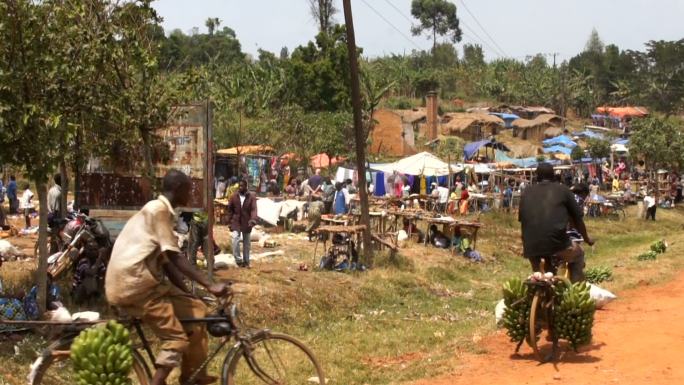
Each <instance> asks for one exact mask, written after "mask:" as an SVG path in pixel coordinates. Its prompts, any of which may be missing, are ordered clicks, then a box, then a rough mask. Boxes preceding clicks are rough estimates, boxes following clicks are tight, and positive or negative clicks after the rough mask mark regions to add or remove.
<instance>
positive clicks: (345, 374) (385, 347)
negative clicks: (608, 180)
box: [0, 208, 684, 385]
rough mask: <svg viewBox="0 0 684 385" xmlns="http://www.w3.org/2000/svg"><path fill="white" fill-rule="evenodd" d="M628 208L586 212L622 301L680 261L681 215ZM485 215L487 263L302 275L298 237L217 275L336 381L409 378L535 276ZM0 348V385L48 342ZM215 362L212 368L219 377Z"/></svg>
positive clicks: (482, 329)
mask: <svg viewBox="0 0 684 385" xmlns="http://www.w3.org/2000/svg"><path fill="white" fill-rule="evenodd" d="M632 209H633V208H632ZM632 209H630V210H629V211H628V214H630V216H628V218H627V219H626V220H624V221H610V220H604V219H592V218H589V219H587V225H588V227H589V232H590V235H591V236H592V237H595V238H596V239H597V244H596V246H595V247H594V248H593V250H592V249H591V248H587V249H586V251H587V266H588V267H591V266H599V265H601V266H609V267H610V268H611V269H612V270H613V275H614V279H613V281H611V282H605V283H603V284H602V287H605V288H607V289H609V290H611V291H614V292H615V293H616V294H617V295H618V296H619V295H620V291H621V290H624V289H625V288H629V287H634V286H637V285H640V284H641V285H643V284H654V283H657V282H661V281H665V280H667V279H670V278H671V277H672V276H673V275H674V274H675V273H676V272H677V271H678V270H681V269H682V268H683V267H684V259H683V258H682V256H683V255H684V234H683V233H682V223H684V210H681V209H677V210H659V211H658V221H657V222H655V223H652V222H645V221H643V220H640V219H636V218H634V215H633V214H634V213H633V211H632ZM480 220H481V221H482V222H483V224H484V226H483V228H482V230H481V232H480V236H479V240H478V245H477V248H478V250H479V251H480V252H481V253H482V255H483V257H484V258H485V262H484V263H471V262H469V261H467V260H466V259H464V258H463V257H460V256H452V255H451V254H450V253H449V252H447V251H445V250H437V249H434V248H432V247H427V248H426V247H425V246H422V245H410V246H409V247H408V248H406V249H401V250H400V253H399V254H397V255H395V256H394V257H390V256H389V255H387V254H384V253H383V254H380V255H378V256H377V258H376V260H375V268H374V269H371V270H369V271H367V272H365V273H352V274H345V273H336V272H300V271H298V265H299V264H300V263H302V262H306V263H311V251H312V250H313V244H311V243H308V242H305V241H301V240H297V239H291V240H286V241H284V242H283V243H284V244H283V249H284V250H286V255H287V256H288V257H286V258H281V259H276V260H273V261H269V262H267V263H262V264H259V265H256V267H255V268H254V269H252V270H237V269H231V270H227V271H223V272H221V273H219V276H220V277H221V278H224V279H233V280H235V281H236V282H237V283H236V287H237V288H238V289H239V290H241V291H244V292H245V294H243V295H241V296H240V298H239V306H240V309H241V311H242V314H243V317H244V319H245V323H246V324H248V325H250V326H255V327H269V328H271V329H273V330H277V331H282V332H285V333H289V334H292V335H294V336H296V337H297V338H299V339H301V340H302V341H304V342H306V343H307V344H308V345H309V346H310V347H311V348H312V349H313V350H314V352H315V353H316V355H317V356H318V358H319V360H320V361H321V362H322V363H323V366H324V369H325V371H326V377H327V378H329V380H330V382H329V383H330V384H359V385H360V384H369V385H370V384H390V383H392V384H398V383H406V382H410V381H413V380H415V379H419V378H425V377H432V376H437V375H439V374H443V373H445V372H447V371H450V370H453V365H454V363H457V361H458V356H459V354H461V353H463V352H474V353H482V354H486V351H485V350H484V349H483V348H481V347H480V346H479V344H478V342H479V340H480V339H481V338H482V337H484V336H486V335H487V334H489V333H491V332H493V331H494V330H495V328H496V325H495V323H494V315H493V309H494V305H495V304H496V302H497V301H498V300H499V299H500V296H501V293H500V285H501V283H502V282H503V281H505V280H506V279H509V278H511V277H516V276H517V277H525V276H526V275H527V274H529V264H528V263H527V261H526V260H525V259H523V258H522V257H520V253H521V251H522V247H521V244H520V235H519V224H518V223H517V217H516V216H515V215H514V214H506V213H490V214H486V215H482V216H481V218H480ZM659 239H665V240H667V241H668V242H669V243H670V248H669V250H668V251H667V252H666V253H665V254H662V255H659V256H658V258H657V260H655V261H649V262H640V261H637V260H636V256H637V255H638V254H640V253H642V252H644V251H647V250H648V249H649V246H650V244H651V243H653V242H655V241H657V240H659ZM319 250H320V248H319ZM5 267H6V266H3V268H2V270H3V271H2V273H3V278H5V277H6V275H5V274H6V273H7V272H6V271H5V270H6V269H5ZM5 279H6V280H7V279H10V280H12V279H18V277H13V276H11V277H9V278H5ZM0 345H2V347H0V359H2V360H3V362H4V363H5V365H3V366H2V367H0V378H3V379H4V380H0V384H3V383H2V381H8V382H7V383H8V384H20V383H21V384H23V383H25V380H24V379H25V375H26V373H27V372H28V366H29V364H30V362H31V361H32V360H33V358H34V357H35V352H36V351H37V350H38V349H39V347H40V346H44V341H42V340H41V339H40V338H37V337H33V336H32V337H29V338H27V339H25V341H24V342H22V343H21V344H20V345H19V348H18V349H19V355H17V356H15V355H14V348H13V346H12V344H10V343H5V342H3V343H2V344H0ZM513 349H514V346H513V345H511V351H513ZM219 364H220V360H217V361H216V362H215V363H214V366H213V367H212V368H211V371H212V372H217V371H218V369H219V368H218V365H219ZM11 379H20V380H21V381H16V382H15V381H14V380H11Z"/></svg>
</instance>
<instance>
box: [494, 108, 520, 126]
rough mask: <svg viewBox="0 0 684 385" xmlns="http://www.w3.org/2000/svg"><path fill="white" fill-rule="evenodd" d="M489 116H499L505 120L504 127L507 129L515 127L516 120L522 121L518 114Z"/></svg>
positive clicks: (496, 113)
mask: <svg viewBox="0 0 684 385" xmlns="http://www.w3.org/2000/svg"><path fill="white" fill-rule="evenodd" d="M489 115H494V116H498V117H499V118H501V119H503V121H504V127H506V128H511V127H513V126H512V124H513V121H514V120H516V119H520V117H519V116H518V115H516V114H507V113H505V112H490V113H489Z"/></svg>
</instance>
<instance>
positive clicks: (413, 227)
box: [404, 219, 425, 243]
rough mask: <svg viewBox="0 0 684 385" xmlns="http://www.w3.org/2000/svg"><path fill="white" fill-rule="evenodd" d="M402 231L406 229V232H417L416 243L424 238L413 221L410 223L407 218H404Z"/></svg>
mask: <svg viewBox="0 0 684 385" xmlns="http://www.w3.org/2000/svg"><path fill="white" fill-rule="evenodd" d="M404 231H406V234H418V243H422V242H423V241H424V240H425V234H423V232H422V231H421V230H420V229H419V228H418V226H416V224H415V223H412V222H411V221H409V220H408V219H404Z"/></svg>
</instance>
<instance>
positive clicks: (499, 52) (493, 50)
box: [461, 21, 508, 57]
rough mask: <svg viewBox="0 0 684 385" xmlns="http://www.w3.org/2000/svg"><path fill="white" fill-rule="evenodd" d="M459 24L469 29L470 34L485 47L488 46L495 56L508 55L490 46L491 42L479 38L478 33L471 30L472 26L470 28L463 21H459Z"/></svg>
mask: <svg viewBox="0 0 684 385" xmlns="http://www.w3.org/2000/svg"><path fill="white" fill-rule="evenodd" d="M461 25H462V26H463V27H464V28H466V29H468V31H470V34H471V35H473V36H474V37H475V38H477V40H479V41H480V43H482V45H484V46H486V47H487V48H489V49H490V50H491V51H492V52H494V54H495V55H496V56H499V57H506V56H508V55H505V54H504V53H502V52H501V51H499V50H497V49H496V48H494V47H492V45H491V44H489V43H487V41H486V40H485V39H483V38H481V37H480V35H478V34H477V32H475V30H473V29H472V28H470V26H468V25H467V24H466V23H464V22H463V21H461ZM463 35H465V32H464V33H463Z"/></svg>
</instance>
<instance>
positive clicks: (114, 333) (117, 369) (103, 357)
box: [71, 320, 133, 385]
mask: <svg viewBox="0 0 684 385" xmlns="http://www.w3.org/2000/svg"><path fill="white" fill-rule="evenodd" d="M71 361H72V362H73V364H74V370H75V371H76V376H77V382H76V383H77V384H78V385H130V384H131V379H130V378H129V377H128V375H129V373H130V371H131V367H132V366H133V355H132V352H131V342H130V335H129V331H128V329H126V328H125V327H124V326H123V325H121V324H120V323H118V322H116V321H113V320H112V321H109V322H107V324H106V326H96V327H91V328H89V329H86V330H84V331H82V332H81V334H79V335H78V337H76V339H75V340H74V342H73V343H72V344H71Z"/></svg>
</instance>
